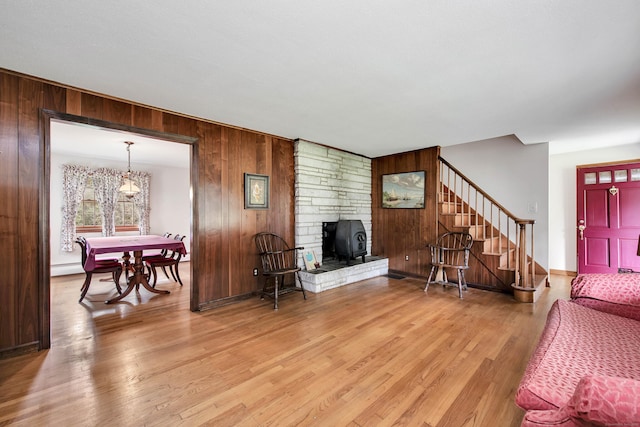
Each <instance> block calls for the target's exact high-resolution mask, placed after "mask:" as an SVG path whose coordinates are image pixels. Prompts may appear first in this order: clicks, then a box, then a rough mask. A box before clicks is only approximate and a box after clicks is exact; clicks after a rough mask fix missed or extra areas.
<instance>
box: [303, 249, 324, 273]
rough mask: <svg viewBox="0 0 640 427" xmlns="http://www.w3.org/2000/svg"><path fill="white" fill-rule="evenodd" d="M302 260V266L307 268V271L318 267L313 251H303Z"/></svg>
mask: <svg viewBox="0 0 640 427" xmlns="http://www.w3.org/2000/svg"><path fill="white" fill-rule="evenodd" d="M303 258H304V266H305V267H306V268H307V271H312V270H315V269H316V268H318V267H320V264H319V263H318V260H316V253H315V252H314V251H305V252H304V255H303Z"/></svg>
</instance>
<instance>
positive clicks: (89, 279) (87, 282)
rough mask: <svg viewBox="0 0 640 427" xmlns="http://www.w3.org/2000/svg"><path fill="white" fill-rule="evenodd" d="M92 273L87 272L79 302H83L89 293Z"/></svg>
mask: <svg viewBox="0 0 640 427" xmlns="http://www.w3.org/2000/svg"><path fill="white" fill-rule="evenodd" d="M91 275H92V273H87V277H86V278H85V279H84V283H83V284H82V288H80V291H81V293H80V299H79V300H78V302H82V300H83V299H84V296H85V295H86V294H87V291H88V290H89V284H90V283H91Z"/></svg>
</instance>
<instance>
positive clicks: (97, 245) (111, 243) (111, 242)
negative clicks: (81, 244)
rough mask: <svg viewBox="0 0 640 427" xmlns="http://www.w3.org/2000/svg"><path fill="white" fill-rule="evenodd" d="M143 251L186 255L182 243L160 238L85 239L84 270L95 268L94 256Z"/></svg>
mask: <svg viewBox="0 0 640 427" xmlns="http://www.w3.org/2000/svg"><path fill="white" fill-rule="evenodd" d="M145 249H168V250H172V251H177V252H180V253H181V254H182V255H186V253H187V250H186V248H185V247H184V243H182V242H181V241H180V240H174V239H170V238H167V237H162V236H155V235H149V236H113V237H89V238H87V262H86V264H85V270H87V271H91V270H93V269H94V268H95V263H96V255H98V254H108V253H118V252H120V253H124V252H133V251H144V250H145Z"/></svg>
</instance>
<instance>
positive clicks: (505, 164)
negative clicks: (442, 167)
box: [440, 136, 549, 269]
mask: <svg viewBox="0 0 640 427" xmlns="http://www.w3.org/2000/svg"><path fill="white" fill-rule="evenodd" d="M440 155H441V156H442V157H443V158H444V159H445V160H447V161H448V162H449V163H451V164H452V165H453V166H454V167H455V168H456V169H458V170H460V171H461V172H462V173H463V174H464V175H465V176H467V177H468V178H469V179H471V180H472V181H473V182H475V183H476V184H477V185H479V186H480V188H482V189H483V190H484V191H486V192H487V193H488V194H489V195H490V196H492V197H493V198H494V199H496V201H498V203H500V204H501V205H502V206H504V207H505V208H507V209H508V210H509V211H511V212H512V213H513V214H514V215H516V216H518V217H520V218H526V219H534V220H535V221H536V222H535V226H534V230H535V252H536V253H535V259H536V262H537V263H538V264H540V265H541V266H542V267H544V268H545V269H547V268H548V267H547V266H548V265H549V144H548V143H543V144H535V145H524V144H522V143H521V142H520V141H519V140H518V139H517V138H516V137H514V136H504V137H500V138H492V139H487V140H484V141H477V142H471V143H467V144H459V145H453V146H448V147H442V148H441V150H440ZM536 206H537V211H534V210H533V208H534V207H536Z"/></svg>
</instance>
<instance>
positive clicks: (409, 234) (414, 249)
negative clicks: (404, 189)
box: [371, 147, 440, 277]
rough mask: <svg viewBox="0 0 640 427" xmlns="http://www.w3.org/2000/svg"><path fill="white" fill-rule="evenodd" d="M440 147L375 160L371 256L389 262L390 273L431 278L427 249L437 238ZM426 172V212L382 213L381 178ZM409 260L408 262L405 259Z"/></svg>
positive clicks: (372, 168) (383, 211)
mask: <svg viewBox="0 0 640 427" xmlns="http://www.w3.org/2000/svg"><path fill="white" fill-rule="evenodd" d="M439 155H440V147H432V148H426V149H423V150H418V151H412V152H408V153H401V154H394V155H389V156H384V157H378V158H375V159H373V161H372V164H371V171H372V172H371V175H372V195H371V198H372V202H373V209H372V217H373V224H372V235H373V238H372V242H371V243H372V252H373V253H374V254H375V255H378V256H384V257H388V258H389V269H390V270H393V271H396V272H402V273H406V274H410V275H416V276H425V277H426V276H427V275H428V274H429V271H428V268H429V261H430V260H429V254H428V252H427V251H428V249H427V248H426V245H427V244H429V243H434V242H435V240H436V238H437V235H438V223H437V221H438V217H437V211H436V209H438V199H437V191H438V177H439V173H440V172H439V169H438V168H439V162H438V157H439ZM412 171H425V172H426V173H425V200H424V202H425V208H424V209H383V208H382V175H386V174H392V173H403V172H412ZM407 256H408V257H409V260H408V261H407V260H406V257H407Z"/></svg>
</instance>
